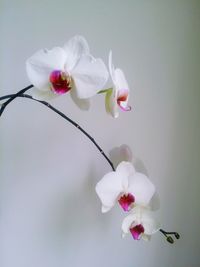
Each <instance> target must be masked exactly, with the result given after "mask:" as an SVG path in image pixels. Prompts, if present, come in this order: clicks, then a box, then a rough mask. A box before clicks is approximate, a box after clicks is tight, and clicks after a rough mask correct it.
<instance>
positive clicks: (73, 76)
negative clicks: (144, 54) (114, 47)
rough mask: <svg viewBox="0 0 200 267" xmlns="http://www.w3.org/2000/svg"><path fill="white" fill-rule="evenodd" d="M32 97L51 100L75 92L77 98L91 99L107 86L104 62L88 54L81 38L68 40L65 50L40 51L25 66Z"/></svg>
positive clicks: (61, 48) (84, 42)
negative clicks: (31, 86) (32, 86)
mask: <svg viewBox="0 0 200 267" xmlns="http://www.w3.org/2000/svg"><path fill="white" fill-rule="evenodd" d="M26 70H27V74H28V77H29V79H30V81H31V83H32V84H33V85H34V86H35V87H36V88H34V91H33V96H34V97H36V98H39V99H51V98H54V97H56V96H58V95H63V94H65V93H67V92H68V91H69V90H75V91H76V95H77V97H78V98H81V99H85V98H90V97H92V96H94V95H95V94H96V93H97V92H98V91H99V90H100V89H102V87H103V86H104V84H105V83H106V81H107V79H108V71H107V68H106V66H105V64H104V62H103V61H102V60H101V59H100V58H98V59H95V58H94V57H93V56H92V55H91V54H90V52H89V46H88V43H87V41H86V40H85V39H84V38H83V37H82V36H75V37H73V38H72V39H70V40H69V41H68V42H67V43H66V44H65V45H64V47H54V48H53V49H52V50H47V49H43V50H39V51H38V52H36V53H35V54H34V55H33V56H31V57H30V58H29V59H28V60H27V63H26Z"/></svg>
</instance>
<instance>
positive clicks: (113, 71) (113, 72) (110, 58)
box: [108, 51, 115, 82]
mask: <svg viewBox="0 0 200 267" xmlns="http://www.w3.org/2000/svg"><path fill="white" fill-rule="evenodd" d="M108 66H109V72H110V76H111V79H112V81H113V82H114V81H115V68H114V65H113V63H112V51H110V53H109V56H108Z"/></svg>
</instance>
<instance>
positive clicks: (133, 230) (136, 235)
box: [130, 224, 144, 240]
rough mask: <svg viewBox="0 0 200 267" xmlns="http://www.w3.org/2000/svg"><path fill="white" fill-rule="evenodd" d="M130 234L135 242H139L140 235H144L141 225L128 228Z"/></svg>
mask: <svg viewBox="0 0 200 267" xmlns="http://www.w3.org/2000/svg"><path fill="white" fill-rule="evenodd" d="M130 232H131V234H132V236H133V238H134V239H135V240H140V238H141V235H142V234H143V233H144V227H143V225H142V224H138V225H136V226H134V227H132V228H130Z"/></svg>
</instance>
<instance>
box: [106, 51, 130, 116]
mask: <svg viewBox="0 0 200 267" xmlns="http://www.w3.org/2000/svg"><path fill="white" fill-rule="evenodd" d="M109 71H110V76H111V79H112V83H113V88H111V89H109V90H108V92H107V93H106V103H105V104H106V111H107V112H108V113H110V114H111V115H112V116H113V117H114V118H117V117H118V116H119V111H118V108H120V109H121V110H123V111H130V110H131V107H130V106H128V99H129V86H128V83H127V81H126V78H125V75H124V73H123V71H122V70H121V69H119V68H117V69H115V68H114V65H113V63H112V51H110V54H109Z"/></svg>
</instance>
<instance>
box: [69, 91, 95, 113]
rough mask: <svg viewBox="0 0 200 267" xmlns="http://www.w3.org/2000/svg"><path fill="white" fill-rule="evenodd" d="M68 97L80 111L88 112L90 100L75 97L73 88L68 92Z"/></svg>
mask: <svg viewBox="0 0 200 267" xmlns="http://www.w3.org/2000/svg"><path fill="white" fill-rule="evenodd" d="M70 96H71V98H72V100H73V101H74V103H75V104H76V105H77V106H78V107H79V108H80V109H81V110H89V108H90V99H80V98H78V97H77V94H76V91H75V90H74V88H72V89H71V90H70Z"/></svg>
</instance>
